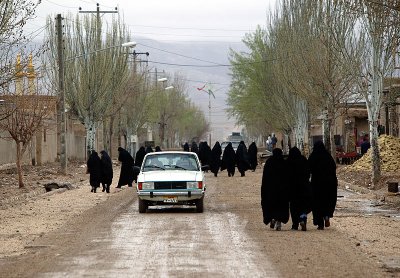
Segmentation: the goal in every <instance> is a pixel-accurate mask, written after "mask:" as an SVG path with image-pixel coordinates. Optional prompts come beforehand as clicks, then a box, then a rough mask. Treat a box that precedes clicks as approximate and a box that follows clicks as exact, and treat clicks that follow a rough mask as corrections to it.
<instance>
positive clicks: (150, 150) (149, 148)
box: [146, 146, 153, 154]
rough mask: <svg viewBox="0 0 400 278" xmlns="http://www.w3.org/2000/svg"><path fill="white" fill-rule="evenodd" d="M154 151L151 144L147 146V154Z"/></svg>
mask: <svg viewBox="0 0 400 278" xmlns="http://www.w3.org/2000/svg"><path fill="white" fill-rule="evenodd" d="M152 152H153V148H152V147H151V146H147V147H146V154H148V153H152Z"/></svg>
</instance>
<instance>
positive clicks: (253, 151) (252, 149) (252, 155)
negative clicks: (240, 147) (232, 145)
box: [247, 142, 258, 172]
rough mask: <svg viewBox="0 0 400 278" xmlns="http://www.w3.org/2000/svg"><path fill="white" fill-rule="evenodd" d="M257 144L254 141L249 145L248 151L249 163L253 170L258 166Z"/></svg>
mask: <svg viewBox="0 0 400 278" xmlns="http://www.w3.org/2000/svg"><path fill="white" fill-rule="evenodd" d="M257 152H258V149H257V145H256V143H255V142H252V143H251V144H250V146H249V151H248V152H247V153H248V155H249V164H250V169H251V171H253V172H254V171H255V170H256V168H257Z"/></svg>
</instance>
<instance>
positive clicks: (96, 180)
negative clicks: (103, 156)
mask: <svg viewBox="0 0 400 278" xmlns="http://www.w3.org/2000/svg"><path fill="white" fill-rule="evenodd" d="M86 164H87V172H88V174H89V175H90V176H89V183H90V186H91V187H92V189H91V190H90V192H93V193H96V189H97V187H100V182H101V160H100V157H99V155H98V154H97V152H96V151H95V150H92V153H91V154H90V156H89V159H88V161H87V163H86Z"/></svg>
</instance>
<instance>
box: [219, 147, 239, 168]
mask: <svg viewBox="0 0 400 278" xmlns="http://www.w3.org/2000/svg"><path fill="white" fill-rule="evenodd" d="M235 164H236V163H235V150H234V149H233V147H232V143H231V142H229V143H228V145H227V146H226V147H225V149H224V153H223V154H222V162H221V171H223V170H225V169H227V171H228V173H229V174H235Z"/></svg>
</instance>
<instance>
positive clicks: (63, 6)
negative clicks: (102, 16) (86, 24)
mask: <svg viewBox="0 0 400 278" xmlns="http://www.w3.org/2000/svg"><path fill="white" fill-rule="evenodd" d="M44 1H46V2H49V3H50V4H53V5H56V6H59V7H62V8H67V9H78V8H79V7H71V6H65V5H61V4H58V3H55V2H53V1H50V0H44Z"/></svg>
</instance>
